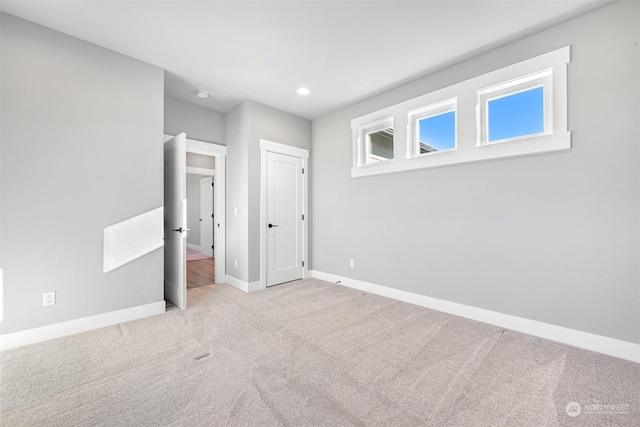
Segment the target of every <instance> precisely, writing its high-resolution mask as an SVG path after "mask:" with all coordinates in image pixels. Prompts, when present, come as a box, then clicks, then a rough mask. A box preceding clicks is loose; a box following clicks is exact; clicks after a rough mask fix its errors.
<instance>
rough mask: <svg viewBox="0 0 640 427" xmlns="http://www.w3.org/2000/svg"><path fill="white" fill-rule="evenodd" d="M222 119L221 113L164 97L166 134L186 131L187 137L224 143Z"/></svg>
mask: <svg viewBox="0 0 640 427" xmlns="http://www.w3.org/2000/svg"><path fill="white" fill-rule="evenodd" d="M194 97H195V95H194ZM224 121H225V118H224V114H223V113H220V112H218V111H215V110H210V109H208V108H205V107H200V106H198V105H194V104H190V103H188V102H184V101H181V100H179V99H176V98H173V97H170V96H165V97H164V133H166V134H167V135H177V134H179V133H181V132H186V134H187V138H189V139H195V140H198V141H205V142H213V143H215V144H222V145H224V143H225V142H224Z"/></svg>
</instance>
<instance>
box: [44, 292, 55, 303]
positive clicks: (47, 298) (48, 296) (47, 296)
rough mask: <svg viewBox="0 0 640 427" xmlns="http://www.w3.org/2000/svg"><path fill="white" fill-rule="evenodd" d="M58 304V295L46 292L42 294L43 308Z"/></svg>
mask: <svg viewBox="0 0 640 427" xmlns="http://www.w3.org/2000/svg"><path fill="white" fill-rule="evenodd" d="M55 303H56V293H55V291H54V292H45V293H43V294H42V306H43V307H44V306H45V305H54V304H55Z"/></svg>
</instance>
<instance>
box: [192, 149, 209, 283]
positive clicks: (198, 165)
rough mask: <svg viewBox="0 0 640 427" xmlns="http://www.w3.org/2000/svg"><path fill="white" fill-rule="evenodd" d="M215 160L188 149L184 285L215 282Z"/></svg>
mask: <svg viewBox="0 0 640 427" xmlns="http://www.w3.org/2000/svg"><path fill="white" fill-rule="evenodd" d="M215 160H216V159H215V157H214V156H205V155H203V154H195V153H187V229H188V230H189V231H188V232H187V289H191V288H198V287H201V286H208V285H211V284H213V283H214V282H215V258H214V248H215V245H214V237H215V236H214V233H215V227H214V223H215V196H214V193H215V174H216V170H215V169H216V167H215Z"/></svg>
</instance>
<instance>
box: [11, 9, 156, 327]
mask: <svg viewBox="0 0 640 427" xmlns="http://www.w3.org/2000/svg"><path fill="white" fill-rule="evenodd" d="M1 19H2V25H1V26H2V52H1V55H2V57H1V59H2V60H1V68H2V82H1V83H2V116H1V122H2V160H1V162H2V167H1V171H2V176H1V180H2V224H1V230H2V267H3V269H4V274H5V276H4V291H5V294H4V297H5V300H4V310H5V316H4V321H3V322H2V324H1V332H2V333H3V334H4V333H9V332H16V331H20V330H24V329H28V328H34V327H38V326H43V325H48V324H52V323H57V322H62V321H66V320H71V319H77V318H82V317H85V316H90V315H95V314H99V313H105V312H110V311H114V310H119V309H124V308H129V307H134V306H138V305H143V304H149V303H155V302H159V301H162V300H163V277H162V276H163V268H162V266H163V251H162V250H156V251H154V252H152V253H150V254H148V255H145V256H143V257H141V258H139V259H137V260H135V261H133V262H131V263H129V264H127V265H124V266H122V267H120V268H118V269H116V270H114V271H111V272H109V273H103V272H102V246H103V242H102V233H103V229H104V228H105V227H107V226H109V225H111V224H114V223H117V222H119V221H122V220H124V219H127V218H130V217H132V216H135V215H138V214H140V213H143V212H146V211H148V210H151V209H154V208H157V207H159V206H162V203H163V200H162V199H163V195H162V194H163V191H162V185H163V184H162V167H163V160H162V156H163V147H162V141H163V139H162V130H163V99H162V98H163V91H164V89H163V78H164V77H163V71H162V70H161V69H159V68H156V67H153V66H151V65H148V64H145V63H142V62H140V61H137V60H134V59H131V58H128V57H126V56H123V55H120V54H117V53H114V52H112V51H109V50H106V49H103V48H100V47H97V46H95V45H92V44H90V43H87V42H84V41H81V40H78V39H75V38H72V37H69V36H67V35H64V34H62V33H58V32H55V31H52V30H49V29H46V28H44V27H41V26H38V25H35V24H33V23H29V22H27V21H23V20H21V19H18V18H15V17H13V16H10V15H6V14H2V17H1ZM46 291H56V293H57V294H56V298H57V300H56V305H54V306H49V307H42V293H43V292H46Z"/></svg>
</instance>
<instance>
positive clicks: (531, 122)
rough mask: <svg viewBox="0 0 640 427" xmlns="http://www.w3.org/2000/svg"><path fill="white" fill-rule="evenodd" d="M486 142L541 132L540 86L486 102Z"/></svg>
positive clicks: (542, 99)
mask: <svg viewBox="0 0 640 427" xmlns="http://www.w3.org/2000/svg"><path fill="white" fill-rule="evenodd" d="M487 115H488V129H487V131H488V133H489V135H488V138H487V140H488V142H494V141H500V140H503V139H510V138H518V137H522V136H529V135H536V134H540V133H543V132H544V87H543V86H539V87H536V88H533V89H528V90H524V91H522V92H518V93H514V94H510V95H506V96H503V97H500V98H495V99H492V100H489V101H488V102H487Z"/></svg>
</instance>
